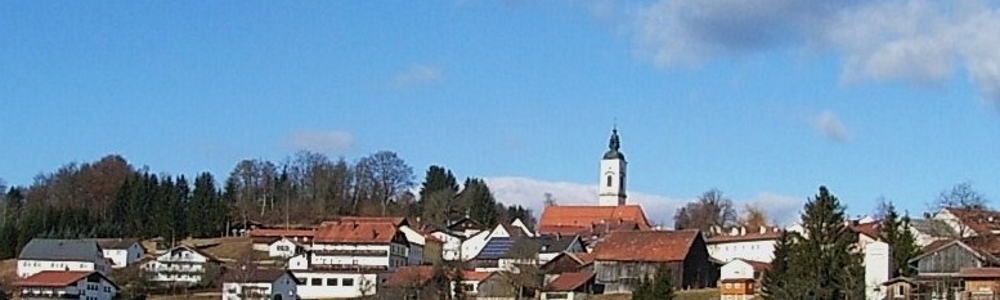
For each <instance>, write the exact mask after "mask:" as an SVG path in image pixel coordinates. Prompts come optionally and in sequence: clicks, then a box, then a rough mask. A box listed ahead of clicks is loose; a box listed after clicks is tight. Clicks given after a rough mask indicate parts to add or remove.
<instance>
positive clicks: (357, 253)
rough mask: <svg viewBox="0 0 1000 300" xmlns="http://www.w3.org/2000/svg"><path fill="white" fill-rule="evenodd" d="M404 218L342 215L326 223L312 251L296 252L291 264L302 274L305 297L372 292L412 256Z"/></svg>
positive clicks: (370, 293) (356, 295)
mask: <svg viewBox="0 0 1000 300" xmlns="http://www.w3.org/2000/svg"><path fill="white" fill-rule="evenodd" d="M400 226H402V225H401V223H400V222H397V221H393V220H389V219H388V218H342V219H341V220H337V221H330V222H323V223H322V224H321V225H320V227H319V228H318V229H317V231H316V235H315V237H314V238H313V240H312V245H311V246H310V248H311V250H310V251H308V252H307V253H303V254H300V255H296V256H293V257H292V258H290V259H289V261H288V269H289V270H291V271H292V272H293V273H294V274H295V277H296V278H298V279H299V285H298V294H299V296H300V297H301V298H303V299H320V298H355V297H363V296H366V295H373V294H374V293H375V292H376V290H377V287H378V284H379V283H380V282H381V279H382V278H385V276H386V275H387V274H389V273H390V272H392V271H394V270H395V269H396V268H398V267H401V266H405V265H407V264H408V262H409V260H410V254H409V245H410V242H409V241H408V240H407V239H406V234H405V233H404V232H403V231H402V230H400V229H399V227H400Z"/></svg>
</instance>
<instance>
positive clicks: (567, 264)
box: [541, 252, 594, 282]
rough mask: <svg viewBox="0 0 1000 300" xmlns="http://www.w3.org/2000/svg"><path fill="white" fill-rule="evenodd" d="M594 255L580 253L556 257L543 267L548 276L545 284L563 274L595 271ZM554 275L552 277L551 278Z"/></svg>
mask: <svg viewBox="0 0 1000 300" xmlns="http://www.w3.org/2000/svg"><path fill="white" fill-rule="evenodd" d="M593 266H594V254H592V253H586V252H580V253H573V252H563V253H559V255H556V256H555V257H553V258H552V259H551V260H549V261H548V262H546V263H545V264H544V265H542V266H541V269H542V272H544V273H545V274H546V279H545V282H549V281H552V279H553V278H555V276H558V275H559V274H562V273H573V272H581V271H589V272H593V271H594V268H593ZM549 275H552V276H549Z"/></svg>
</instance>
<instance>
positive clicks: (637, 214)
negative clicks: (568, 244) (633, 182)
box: [538, 205, 651, 233]
mask: <svg viewBox="0 0 1000 300" xmlns="http://www.w3.org/2000/svg"><path fill="white" fill-rule="evenodd" d="M624 223H635V224H636V225H637V226H638V228H639V230H649V229H650V228H651V226H650V225H649V221H648V220H647V219H646V214H645V212H643V211H642V207H641V206H639V205H620V206H583V205H580V206H573V205H567V206H564V205H549V206H546V207H545V209H544V210H543V211H542V216H541V218H540V219H539V221H538V227H539V231H540V232H539V233H548V232H541V231H542V229H543V228H547V229H553V228H559V227H577V228H588V227H595V226H601V225H612V226H613V225H615V224H624Z"/></svg>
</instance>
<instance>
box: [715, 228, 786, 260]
mask: <svg viewBox="0 0 1000 300" xmlns="http://www.w3.org/2000/svg"><path fill="white" fill-rule="evenodd" d="M712 231H714V232H713V235H711V236H710V237H708V238H707V239H705V243H706V245H707V248H708V254H709V255H711V256H712V258H714V259H715V260H718V261H720V262H729V261H732V260H734V259H745V260H751V261H759V262H765V263H768V262H771V259H773V258H774V245H775V243H777V241H778V238H780V237H781V230H780V229H779V228H777V227H766V226H761V227H759V228H746V227H734V228H730V229H729V230H723V229H718V228H713V230H712Z"/></svg>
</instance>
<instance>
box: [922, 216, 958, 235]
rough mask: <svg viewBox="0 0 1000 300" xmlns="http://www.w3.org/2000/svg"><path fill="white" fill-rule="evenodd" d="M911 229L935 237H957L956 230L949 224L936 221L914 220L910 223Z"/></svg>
mask: <svg viewBox="0 0 1000 300" xmlns="http://www.w3.org/2000/svg"><path fill="white" fill-rule="evenodd" d="M910 227H913V229H916V230H917V231H919V232H921V233H924V234H926V235H929V236H933V237H957V236H958V232H955V228H952V227H951V226H948V224H947V223H945V222H944V221H941V220H935V219H914V220H911V221H910Z"/></svg>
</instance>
